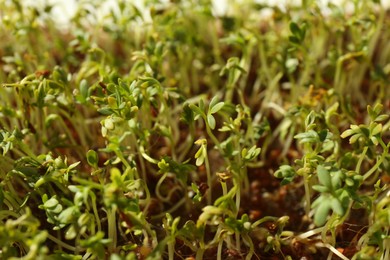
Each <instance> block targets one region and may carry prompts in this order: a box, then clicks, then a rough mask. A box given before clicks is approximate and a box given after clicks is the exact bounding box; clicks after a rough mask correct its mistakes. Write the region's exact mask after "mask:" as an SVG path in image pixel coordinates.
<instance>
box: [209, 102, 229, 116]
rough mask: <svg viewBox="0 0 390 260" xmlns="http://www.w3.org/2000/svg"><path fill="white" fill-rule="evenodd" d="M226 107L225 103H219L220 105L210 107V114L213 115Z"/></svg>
mask: <svg viewBox="0 0 390 260" xmlns="http://www.w3.org/2000/svg"><path fill="white" fill-rule="evenodd" d="M224 105H225V102H219V103H217V104H215V106H213V107H211V106H210V113H211V114H214V113H217V112H218V111H219V110H221V109H222V108H223V106H224Z"/></svg>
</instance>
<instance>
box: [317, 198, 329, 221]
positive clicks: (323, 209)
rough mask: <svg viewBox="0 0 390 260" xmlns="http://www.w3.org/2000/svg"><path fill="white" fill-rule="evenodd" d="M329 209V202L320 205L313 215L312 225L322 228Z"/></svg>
mask: <svg viewBox="0 0 390 260" xmlns="http://www.w3.org/2000/svg"><path fill="white" fill-rule="evenodd" d="M330 209H331V206H330V204H329V202H328V201H326V200H324V201H323V202H322V203H320V204H319V205H318V207H317V209H316V211H315V213H314V224H316V226H322V225H324V224H325V222H326V219H327V217H328V215H329V211H330Z"/></svg>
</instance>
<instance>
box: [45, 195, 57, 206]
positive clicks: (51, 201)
mask: <svg viewBox="0 0 390 260" xmlns="http://www.w3.org/2000/svg"><path fill="white" fill-rule="evenodd" d="M57 204H58V200H57V198H56V197H52V198H50V199H49V200H48V201H46V202H45V203H44V204H43V206H44V207H45V208H46V209H50V208H55V207H56V206H57Z"/></svg>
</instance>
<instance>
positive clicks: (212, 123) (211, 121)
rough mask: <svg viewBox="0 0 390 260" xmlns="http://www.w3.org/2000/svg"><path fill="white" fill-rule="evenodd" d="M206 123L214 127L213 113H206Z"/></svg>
mask: <svg viewBox="0 0 390 260" xmlns="http://www.w3.org/2000/svg"><path fill="white" fill-rule="evenodd" d="M207 123H208V124H209V126H210V128H211V129H214V128H215V125H216V123H215V118H214V116H213V115H211V114H209V115H207Z"/></svg>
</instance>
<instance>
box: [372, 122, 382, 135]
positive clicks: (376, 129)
mask: <svg viewBox="0 0 390 260" xmlns="http://www.w3.org/2000/svg"><path fill="white" fill-rule="evenodd" d="M374 124H375V123H374ZM381 132H382V124H376V125H375V126H374V128H373V129H372V130H371V135H377V134H379V133H381Z"/></svg>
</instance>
